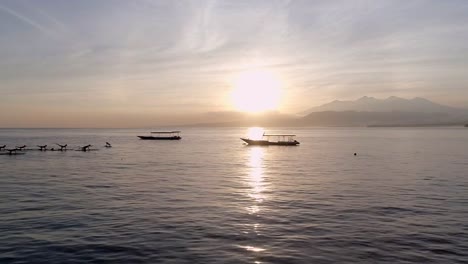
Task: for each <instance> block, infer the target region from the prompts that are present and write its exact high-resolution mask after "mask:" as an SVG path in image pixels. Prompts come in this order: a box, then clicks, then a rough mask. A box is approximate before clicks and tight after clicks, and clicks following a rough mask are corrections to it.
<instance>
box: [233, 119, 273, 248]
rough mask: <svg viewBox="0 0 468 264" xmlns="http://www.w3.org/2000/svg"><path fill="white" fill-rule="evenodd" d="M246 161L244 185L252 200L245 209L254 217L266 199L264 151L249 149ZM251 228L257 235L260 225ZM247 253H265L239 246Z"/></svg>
mask: <svg viewBox="0 0 468 264" xmlns="http://www.w3.org/2000/svg"><path fill="white" fill-rule="evenodd" d="M254 131H256V132H258V129H257V128H255V129H254ZM248 155H249V156H248V160H247V168H248V175H247V178H246V183H247V184H248V186H249V187H250V190H249V193H248V196H249V197H250V198H251V199H252V201H253V204H252V205H251V206H248V207H246V210H247V212H248V213H249V214H250V215H256V214H259V213H261V203H262V202H263V201H264V200H265V199H266V196H265V194H264V191H265V190H266V187H265V182H264V177H265V175H264V162H263V160H264V156H265V150H264V148H262V147H249V151H248ZM249 226H250V227H251V228H253V232H254V233H255V234H256V235H258V234H259V228H260V224H258V223H253V224H249ZM239 247H241V248H243V249H245V250H247V251H251V252H262V251H265V249H264V248H261V247H258V246H251V245H248V246H239Z"/></svg>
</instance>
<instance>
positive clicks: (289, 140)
mask: <svg viewBox="0 0 468 264" xmlns="http://www.w3.org/2000/svg"><path fill="white" fill-rule="evenodd" d="M295 136H296V135H286V134H263V137H262V138H261V139H249V138H241V140H242V141H244V142H245V143H247V144H248V145H254V146H297V145H299V144H300V143H299V141H297V140H295V139H294V137H295Z"/></svg>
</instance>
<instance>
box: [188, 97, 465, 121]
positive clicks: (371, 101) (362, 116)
mask: <svg viewBox="0 0 468 264" xmlns="http://www.w3.org/2000/svg"><path fill="white" fill-rule="evenodd" d="M303 113H305V114H304V115H303V116H293V115H284V114H281V113H278V112H268V113H264V114H259V115H249V114H246V113H239V112H212V113H206V114H205V115H204V116H203V117H202V118H200V120H203V121H202V122H198V123H196V124H193V123H192V124H191V125H190V126H193V125H195V126H204V127H243V126H264V127H310V126H325V127H338V126H343V127H344V126H348V127H355V126H463V125H465V124H466V122H467V120H468V109H460V108H455V107H450V106H444V105H441V104H437V103H434V102H431V101H429V100H427V99H424V98H420V97H416V98H413V99H403V98H399V97H395V96H392V97H389V98H387V99H376V98H373V97H367V96H364V97H362V98H360V99H358V100H355V101H338V100H336V101H333V102H331V103H328V104H324V105H321V106H318V107H314V108H310V109H309V110H307V111H305V112H303Z"/></svg>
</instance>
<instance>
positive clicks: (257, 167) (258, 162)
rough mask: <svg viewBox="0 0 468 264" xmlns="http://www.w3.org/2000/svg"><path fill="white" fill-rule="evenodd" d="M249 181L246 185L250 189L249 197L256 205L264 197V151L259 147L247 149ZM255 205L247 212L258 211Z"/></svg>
mask: <svg viewBox="0 0 468 264" xmlns="http://www.w3.org/2000/svg"><path fill="white" fill-rule="evenodd" d="M249 151H250V153H249V154H250V156H249V163H248V166H249V179H248V183H249V185H250V187H251V190H250V193H249V196H250V197H251V198H253V199H254V200H255V201H256V202H257V203H261V202H263V200H264V199H265V195H264V194H263V191H264V190H265V184H264V182H263V177H264V175H263V157H264V155H265V153H264V149H263V148H260V147H253V148H250V149H249ZM259 210H260V209H259V207H258V205H257V204H254V205H253V206H251V207H249V208H248V211H249V212H252V213H257V212H258V211H259Z"/></svg>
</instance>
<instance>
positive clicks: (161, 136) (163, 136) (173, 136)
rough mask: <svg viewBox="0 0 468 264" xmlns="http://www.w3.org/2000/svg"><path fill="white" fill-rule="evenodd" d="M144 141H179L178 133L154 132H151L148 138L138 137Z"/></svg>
mask: <svg viewBox="0 0 468 264" xmlns="http://www.w3.org/2000/svg"><path fill="white" fill-rule="evenodd" d="M138 137H139V138H140V139H144V140H180V139H182V137H181V136H180V131H156V132H151V135H150V136H138Z"/></svg>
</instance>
